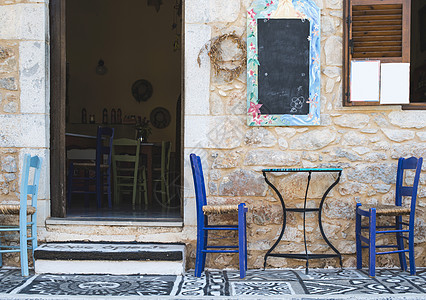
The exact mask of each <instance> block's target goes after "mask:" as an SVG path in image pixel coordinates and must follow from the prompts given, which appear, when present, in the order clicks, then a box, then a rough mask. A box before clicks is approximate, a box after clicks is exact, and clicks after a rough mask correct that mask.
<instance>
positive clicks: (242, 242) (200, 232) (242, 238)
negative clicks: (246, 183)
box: [190, 153, 247, 278]
mask: <svg viewBox="0 0 426 300" xmlns="http://www.w3.org/2000/svg"><path fill="white" fill-rule="evenodd" d="M190 161H191V168H192V176H193V180H194V188H195V198H196V209H197V249H196V257H195V276H196V277H200V276H201V273H202V272H203V271H204V268H205V264H206V253H238V256H239V265H240V278H244V277H245V276H246V270H247V232H246V215H247V207H246V206H245V204H244V203H240V204H239V205H238V225H237V226H232V225H231V226H230V225H218V224H215V225H213V226H211V225H209V224H208V217H207V216H206V215H205V214H204V212H203V206H204V205H207V197H206V188H205V183H204V176H203V169H202V165H201V159H200V157H199V156H197V155H195V154H194V153H192V154H190ZM209 230H234V231H237V233H238V246H235V245H223V246H208V245H207V242H208V241H207V240H208V232H209ZM208 248H210V249H212V248H213V249H217V250H208ZM235 248H237V249H236V250H229V249H235Z"/></svg>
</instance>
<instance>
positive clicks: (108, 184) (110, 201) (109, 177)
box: [107, 168, 112, 209]
mask: <svg viewBox="0 0 426 300" xmlns="http://www.w3.org/2000/svg"><path fill="white" fill-rule="evenodd" d="M107 186H108V187H107V191H108V208H110V209H111V208H112V191H111V169H110V168H108V170H107Z"/></svg>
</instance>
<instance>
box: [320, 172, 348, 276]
mask: <svg viewBox="0 0 426 300" xmlns="http://www.w3.org/2000/svg"><path fill="white" fill-rule="evenodd" d="M341 175H342V172H339V176H338V177H337V179H336V181H334V183H333V184H332V185H330V187H329V188H328V189H327V190H326V191H325V193H324V195H323V196H322V198H321V202H320V205H319V212H318V225H319V228H320V232H321V235H322V237H323V239H324V241H325V242H326V243H327V245H328V246H329V247H330V248H331V249H332V250H333V251H334V252H335V253H336V254H337V255H338V257H339V262H340V268H342V269H343V262H342V255H341V254H340V252H339V251H338V250H337V249H336V248H335V247H334V246H333V244H331V243H330V241H329V240H328V239H327V236H326V235H325V233H324V229H323V227H322V218H321V216H322V207H323V205H324V201H325V198H326V197H327V195H328V193H329V192H330V191H331V189H332V188H333V187H334V186H335V185H336V184H338V183H339V181H340V176H341Z"/></svg>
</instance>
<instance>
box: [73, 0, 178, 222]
mask: <svg viewBox="0 0 426 300" xmlns="http://www.w3.org/2000/svg"><path fill="white" fill-rule="evenodd" d="M181 18H182V1H181V0H170V1H169V0H168V1H162V0H126V1H113V0H91V1H86V0H72V1H66V57H67V79H66V80H67V92H66V151H67V217H75V218H86V217H87V218H120V219H123V218H143V219H144V220H149V219H153V220H158V219H159V218H160V219H161V218H166V219H173V220H176V219H180V217H181V215H180V211H181V208H180V198H181V197H180V192H181V190H180V188H179V187H180V184H179V183H180V166H181V163H180V160H181V151H180V149H181V124H182V117H181V116H182V115H183V114H182V113H181V108H182V105H181V96H180V95H181V86H182V84H181V26H182V20H181ZM99 128H112V129H113V135H112V136H111V134H109V135H104V134H105V132H103V134H100V129H99ZM129 141H130V142H129ZM135 141H136V142H135ZM129 143H130V144H129ZM108 160H110V161H108ZM108 165H109V166H108ZM97 174H99V176H98V175H97ZM98 189H99V190H98ZM99 191H101V193H100V194H101V197H100V198H97V196H96V195H97V193H98V194H99Z"/></svg>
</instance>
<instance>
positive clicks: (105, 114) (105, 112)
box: [102, 108, 108, 124]
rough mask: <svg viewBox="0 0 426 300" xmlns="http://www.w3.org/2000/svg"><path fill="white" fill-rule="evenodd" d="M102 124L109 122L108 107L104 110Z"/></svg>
mask: <svg viewBox="0 0 426 300" xmlns="http://www.w3.org/2000/svg"><path fill="white" fill-rule="evenodd" d="M102 124H108V110H107V109H106V108H104V110H103V111H102Z"/></svg>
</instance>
